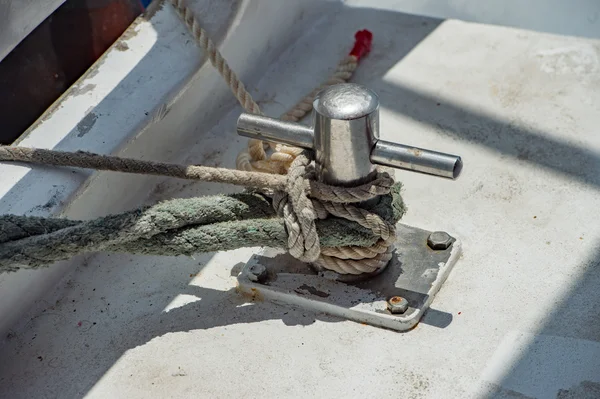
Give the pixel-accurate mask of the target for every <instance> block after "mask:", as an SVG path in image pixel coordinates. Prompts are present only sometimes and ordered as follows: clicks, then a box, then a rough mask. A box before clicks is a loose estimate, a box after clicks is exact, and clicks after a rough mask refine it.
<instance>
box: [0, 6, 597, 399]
mask: <svg viewBox="0 0 600 399" xmlns="http://www.w3.org/2000/svg"><path fill="white" fill-rule="evenodd" d="M297 23H300V24H305V25H306V34H305V35H304V36H302V37H299V38H297V39H296V41H295V42H293V44H292V45H291V47H290V48H289V50H288V51H287V52H286V53H285V54H283V55H282V56H281V57H280V58H279V60H278V62H276V63H274V64H272V65H271V67H270V68H269V69H268V70H266V71H265V72H264V77H263V79H262V80H261V81H260V82H258V83H257V84H255V85H254V86H255V87H253V88H254V89H255V90H254V91H253V93H255V96H256V98H257V99H258V100H259V101H260V103H261V106H262V107H263V110H264V111H265V112H266V113H267V114H269V115H273V116H276V115H279V114H281V113H283V112H284V111H285V110H286V109H287V108H288V107H289V106H291V105H292V104H293V103H294V102H295V101H296V100H297V99H299V98H300V97H301V96H302V95H303V94H305V93H306V92H308V91H310V90H311V89H312V87H313V86H315V85H316V84H317V82H318V81H320V80H323V79H324V78H325V77H326V76H327V74H328V73H329V72H330V71H331V69H332V68H333V66H334V65H335V64H336V63H337V61H338V60H339V58H340V57H341V56H342V55H343V54H344V53H345V52H346V51H347V49H346V47H347V44H346V43H348V38H349V37H352V35H353V33H354V32H355V31H356V30H358V29H363V28H368V29H370V30H372V31H373V34H374V38H375V39H374V47H373V51H372V53H371V54H369V56H368V57H367V58H366V59H365V60H364V62H362V63H361V65H360V67H359V69H358V71H357V72H356V75H355V77H354V79H353V81H355V82H359V83H362V84H365V85H368V86H369V87H370V88H372V89H374V90H375V91H376V92H377V93H378V94H379V96H380V99H381V103H382V110H381V115H380V118H381V133H382V138H383V139H386V140H391V141H396V142H401V143H405V144H412V145H415V146H420V147H424V148H430V149H434V150H439V151H444V152H448V153H455V154H459V155H461V156H462V157H463V160H464V163H465V167H464V169H463V174H462V177H461V178H460V179H458V180H457V181H449V180H444V179H440V178H435V177H430V176H425V175H418V174H411V173H409V172H401V171H398V172H397V173H396V177H397V178H398V179H399V180H400V181H402V182H403V183H404V185H405V190H404V198H405V201H406V203H407V205H408V213H407V215H406V216H405V218H404V219H403V222H404V223H407V224H411V225H414V226H417V227H421V228H424V229H430V230H447V231H452V232H453V233H454V234H456V235H457V236H459V237H460V238H461V240H462V242H463V252H464V254H463V256H462V258H461V259H460V260H459V261H458V263H457V265H456V266H455V268H454V270H453V271H452V273H451V275H450V277H449V279H448V281H447V282H446V283H445V285H444V286H443V288H442V290H441V291H440V293H439V294H438V296H437V298H436V299H435V301H434V303H433V305H432V309H433V310H435V311H432V312H429V313H428V314H427V315H426V316H425V318H424V320H423V321H422V323H421V324H419V325H418V326H417V328H415V329H414V330H412V331H410V332H407V333H395V332H391V331H386V330H382V329H378V328H374V327H369V326H364V325H360V324H357V323H353V322H348V321H344V320H340V319H335V318H332V317H330V316H327V315H323V314H314V313H312V312H310V311H307V310H303V309H293V308H290V307H285V306H279V305H274V304H271V303H266V302H260V301H256V302H252V301H248V300H247V299H246V298H243V297H241V296H240V295H238V294H237V293H236V291H235V278H234V277H233V276H235V275H236V273H237V272H238V271H239V268H240V266H241V265H242V264H243V263H244V262H245V261H246V260H247V259H248V258H249V257H250V256H251V255H252V254H253V253H254V252H256V249H244V250H239V251H234V252H227V253H216V254H204V255H197V256H195V257H194V258H188V257H179V258H161V257H150V256H130V255H116V254H99V255H96V256H93V257H89V258H88V259H87V261H86V262H84V263H83V264H81V265H80V266H79V267H78V269H77V270H76V271H75V272H74V273H73V274H71V275H70V276H69V277H68V278H67V279H65V281H63V283H61V285H60V286H59V287H58V288H57V290H56V291H55V292H52V293H50V294H48V297H47V299H46V302H47V306H46V307H45V308H44V309H43V310H42V311H41V312H39V313H38V314H36V315H32V317H31V320H29V321H28V322H26V323H24V324H23V325H22V326H21V327H20V328H19V329H16V330H14V331H12V332H11V333H10V334H9V337H8V340H7V342H6V344H5V345H4V346H3V347H2V348H1V349H0V350H1V354H0V356H1V357H2V364H1V365H0V396H2V397H6V398H9V397H10V398H31V397H49V398H50V397H57V398H71V397H82V396H86V395H87V397H91V398H108V397H128V398H145V397H207V398H208V397H223V398H226V397H242V396H243V397H369V398H463V397H491V398H530V397H531V398H555V397H561V398H562V397H599V395H600V307H598V306H597V302H598V295H599V292H600V244H599V243H600V224H599V223H598V218H599V217H600V174H599V173H598V172H599V171H600V135H599V134H598V125H599V124H600V41H598V40H593V39H583V38H576V37H564V36H556V35H551V34H547V33H537V32H533V31H526V30H517V29H512V28H504V27H498V26H486V25H478V24H473V23H465V22H459V21H450V20H447V21H442V20H437V19H432V18H425V17H417V16H411V15H407V14H402V13H399V12H395V11H392V10H387V9H377V10H376V9H369V8H364V9H360V8H355V7H351V6H347V5H345V6H339V7H337V8H332V9H331V10H330V12H329V13H326V14H324V15H323V17H322V18H320V19H319V20H317V21H306V20H302V19H299V20H298V22H297ZM307 54H311V56H310V57H308V56H307ZM291 76H293V79H291V78H290V77H291ZM239 112H240V110H239V109H237V108H236V109H234V110H232V112H231V113H230V114H229V115H228V116H227V117H226V118H224V119H223V120H221V121H220V123H219V124H218V125H217V126H215V127H214V128H213V129H212V130H211V131H209V132H205V134H204V135H203V136H202V137H201V138H199V140H198V143H197V145H196V146H195V147H193V148H188V149H186V151H187V153H188V154H189V155H188V157H187V161H188V162H191V163H201V164H205V165H219V166H225V167H233V165H234V159H235V155H236V154H237V151H238V150H239V149H240V148H242V146H243V145H245V140H244V139H241V138H238V137H236V136H235V133H234V126H235V120H236V118H237V116H238V114H239ZM232 143H233V145H232ZM230 190H231V188H230V187H226V186H222V185H217V184H205V183H190V182H182V181H175V180H166V181H164V182H162V183H161V184H160V185H158V186H157V187H156V188H155V190H154V191H153V194H152V195H151V197H150V198H148V202H153V201H157V200H161V199H166V198H172V197H189V196H196V195H206V194H213V193H217V192H223V191H230ZM569 395H571V396H569ZM582 395H588V396H582Z"/></svg>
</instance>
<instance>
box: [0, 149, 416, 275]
mask: <svg viewBox="0 0 600 399" xmlns="http://www.w3.org/2000/svg"><path fill="white" fill-rule="evenodd" d="M0 161H15V162H27V163H37V164H45V165H53V166H70V167H91V168H93V169H96V170H110V171H120V172H125V173H136V174H152V175H164V176H173V177H178V178H186V179H194V180H201V181H219V182H223V183H231V184H235V185H242V186H250V187H262V188H266V189H268V190H266V191H267V192H268V191H274V195H273V197H275V198H276V199H275V200H274V201H273V202H271V201H270V199H269V196H267V195H266V194H264V193H261V190H257V191H256V192H254V193H252V192H249V193H244V194H234V195H229V196H216V197H198V198H192V199H173V200H169V201H165V202H162V203H159V204H157V205H154V206H151V207H145V208H141V209H137V210H133V211H130V212H126V213H123V214H119V215H111V216H106V217H103V218H99V219H95V220H91V221H72V220H65V219H59V218H40V217H31V216H16V215H3V216H0V272H14V271H16V270H18V269H20V268H39V267H44V266H49V265H50V264H52V263H54V262H56V261H59V260H64V259H68V258H71V257H72V256H74V255H76V254H80V253H85V252H96V251H111V252H128V253H134V254H154V255H169V256H173V255H191V254H193V253H198V252H207V251H217V250H231V249H236V248H240V247H249V246H271V247H273V246H278V247H282V248H286V249H290V253H291V254H292V255H293V256H296V257H297V258H299V259H301V260H304V261H307V262H312V263H313V264H315V265H316V266H317V267H321V268H326V269H330V270H334V271H336V272H338V273H340V274H360V273H367V272H372V271H375V270H377V269H378V268H380V267H383V266H385V264H387V262H388V261H389V257H390V256H391V250H392V246H391V240H390V239H391V238H393V236H394V232H393V227H394V225H395V223H396V222H397V221H398V220H399V219H400V218H401V217H402V215H403V214H404V212H405V208H404V203H403V201H402V198H401V196H400V188H401V185H400V184H398V183H394V180H393V178H392V177H391V176H390V175H389V174H388V173H387V172H379V173H378V174H377V176H376V177H375V179H374V180H373V181H371V182H369V183H365V184H363V185H360V186H358V187H354V188H344V187H335V186H329V185H326V184H323V183H320V182H316V181H314V180H310V177H311V176H313V175H314V171H313V170H312V164H311V163H310V162H309V161H310V160H309V158H308V157H307V155H306V154H301V155H300V156H298V157H297V158H296V160H295V161H294V163H293V165H292V168H291V171H292V173H290V174H288V176H280V175H273V174H267V173H257V172H242V171H231V170H228V169H221V168H211V167H198V166H196V167H192V166H186V165H178V164H167V163H160V162H150V161H142V160H136V159H129V158H119V157H111V156H104V155H98V154H92V153H88V152H75V153H70V152H61V151H51V150H41V149H32V148H21V147H0ZM86 165H87V166H86ZM196 168H201V169H200V170H201V171H202V173H196V172H197V170H198V169H196ZM294 170H296V171H295V172H294ZM186 171H187V172H189V171H191V172H190V173H186ZM231 172H234V173H231ZM246 175H249V176H251V177H250V178H248V179H244V178H241V177H243V176H246ZM282 178H284V180H285V181H286V184H282V181H281V179H282ZM290 187H291V188H293V190H292V191H291V192H288V191H286V190H287V189H288V188H290ZM377 197H378V198H379V201H377V203H376V204H375V205H373V206H372V207H371V208H359V207H358V206H356V205H353V203H357V202H360V201H364V200H366V199H372V198H377ZM294 206H296V208H295V207H294ZM298 206H300V208H298ZM311 207H312V209H313V210H314V212H313V213H312V214H311V215H308V217H309V218H312V221H310V220H309V221H308V222H307V218H306V216H307V215H306V212H304V211H305V210H306V209H311ZM299 213H300V214H301V215H300V216H298V214H299ZM277 214H278V215H279V216H280V217H277ZM332 216H333V217H332ZM359 257H363V258H364V259H357V258H359Z"/></svg>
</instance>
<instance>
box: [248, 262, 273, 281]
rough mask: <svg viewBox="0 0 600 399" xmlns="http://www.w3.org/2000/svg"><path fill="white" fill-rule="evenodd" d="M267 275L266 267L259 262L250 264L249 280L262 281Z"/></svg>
mask: <svg viewBox="0 0 600 399" xmlns="http://www.w3.org/2000/svg"><path fill="white" fill-rule="evenodd" d="M267 275H268V273H267V268H266V267H264V266H263V265H260V264H256V265H252V266H250V269H249V270H248V278H249V279H250V281H254V282H257V283H260V284H262V283H264V282H265V281H266V280H267Z"/></svg>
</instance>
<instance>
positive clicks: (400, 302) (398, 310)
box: [387, 296, 408, 314]
mask: <svg viewBox="0 0 600 399" xmlns="http://www.w3.org/2000/svg"><path fill="white" fill-rule="evenodd" d="M387 307H388V310H389V311H390V312H391V313H392V314H402V313H404V312H406V310H407V309H408V301H407V300H406V299H405V298H402V297H401V296H393V297H391V298H390V299H388V306H387Z"/></svg>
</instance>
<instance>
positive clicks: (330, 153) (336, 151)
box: [237, 83, 462, 186]
mask: <svg viewBox="0 0 600 399" xmlns="http://www.w3.org/2000/svg"><path fill="white" fill-rule="evenodd" d="M312 116H313V126H314V127H308V126H305V125H302V124H299V123H294V122H284V121H280V120H278V119H273V118H269V117H265V116H260V115H254V114H247V113H243V114H242V115H240V117H239V119H238V122H237V132H238V134H239V135H241V136H245V137H250V138H254V139H259V140H265V141H272V142H277V143H282V144H289V145H293V146H296V147H301V148H305V149H308V150H313V151H315V163H316V168H317V174H318V179H319V180H320V181H322V182H324V183H328V184H334V185H340V186H354V185H358V184H361V183H364V182H365V181H367V180H368V179H369V176H370V175H371V172H372V171H373V169H374V165H375V164H378V165H385V166H391V167H394V168H399V169H406V170H411V171H415V172H421V173H427V174H430V175H435V176H441V177H446V178H451V179H456V178H457V177H458V176H459V174H460V171H461V169H462V160H461V158H460V157H459V156H457V155H450V154H444V153H441V152H436V151H431V150H426V149H422V148H417V147H411V146H406V145H403V144H396V143H392V142H389V141H384V140H379V98H378V97H377V94H375V92H373V91H372V90H370V89H368V88H366V87H364V86H362V85H358V84H355V83H342V84H338V85H334V86H330V87H328V88H327V89H325V90H323V91H321V92H320V93H319V94H318V95H317V98H316V99H315V101H314V103H313V113H312Z"/></svg>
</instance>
